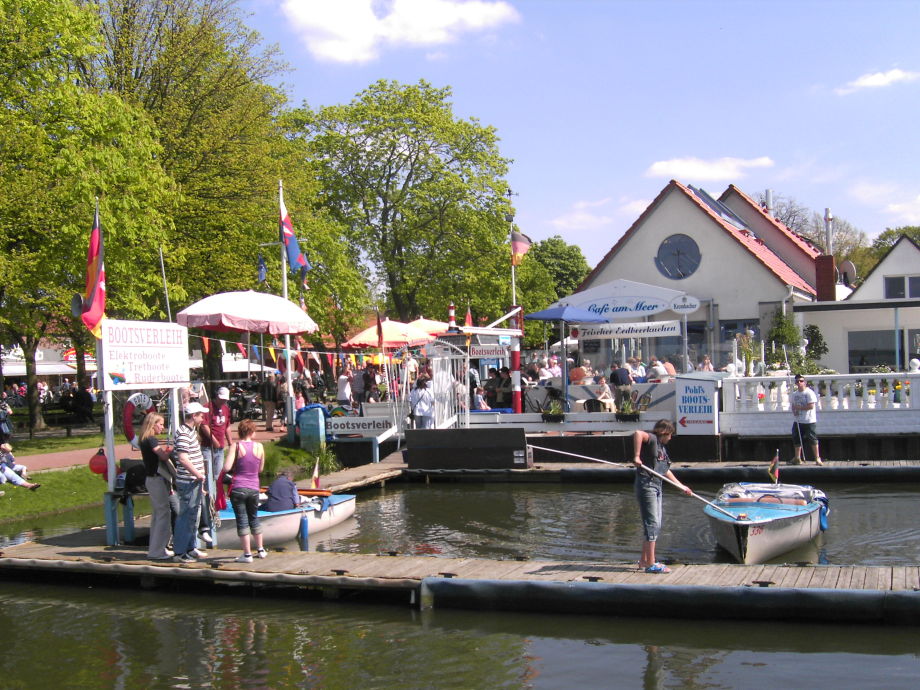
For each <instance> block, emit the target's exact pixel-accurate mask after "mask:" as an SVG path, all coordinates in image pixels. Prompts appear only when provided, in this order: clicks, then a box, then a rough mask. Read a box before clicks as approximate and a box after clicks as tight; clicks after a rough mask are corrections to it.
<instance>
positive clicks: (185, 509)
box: [173, 402, 208, 563]
mask: <svg viewBox="0 0 920 690" xmlns="http://www.w3.org/2000/svg"><path fill="white" fill-rule="evenodd" d="M207 411H208V410H207V408H206V407H204V406H203V405H202V404H201V403H197V402H190V403H187V404H186V405H185V408H184V409H183V412H184V413H185V421H184V422H183V423H182V425H181V426H180V427H179V428H178V430H177V431H176V445H175V450H176V458H177V460H178V461H179V462H178V464H177V465H176V492H177V493H178V494H179V514H178V515H177V516H176V531H175V534H174V535H173V548H174V550H175V552H176V555H175V556H174V558H173V560H175V561H177V562H179V563H193V562H194V561H195V560H196V559H198V558H201V557H203V556H205V555H206V554H205V553H204V552H203V551H200V550H198V549H197V548H195V546H196V540H197V536H198V518H199V515H200V513H201V500H202V496H203V494H204V481H205V477H206V475H205V470H204V457H203V456H202V454H201V445H200V444H199V442H198V426H199V425H200V424H201V422H202V421H203V420H204V416H205V414H206V413H207Z"/></svg>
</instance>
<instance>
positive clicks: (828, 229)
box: [824, 208, 834, 256]
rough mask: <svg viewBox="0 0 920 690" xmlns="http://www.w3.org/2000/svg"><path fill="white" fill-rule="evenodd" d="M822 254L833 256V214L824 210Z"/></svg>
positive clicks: (828, 210)
mask: <svg viewBox="0 0 920 690" xmlns="http://www.w3.org/2000/svg"><path fill="white" fill-rule="evenodd" d="M824 253H825V254H829V255H831V256H833V255H834V214H832V213H831V210H830V209H829V208H826V209H824Z"/></svg>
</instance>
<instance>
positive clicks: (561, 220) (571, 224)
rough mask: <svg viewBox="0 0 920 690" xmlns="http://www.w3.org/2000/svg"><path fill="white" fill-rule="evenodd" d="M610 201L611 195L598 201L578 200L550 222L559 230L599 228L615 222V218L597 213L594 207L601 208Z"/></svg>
mask: <svg viewBox="0 0 920 690" xmlns="http://www.w3.org/2000/svg"><path fill="white" fill-rule="evenodd" d="M609 203H610V198H609V197H608V198H605V199H599V200H598V201H576V202H575V203H574V204H572V208H571V209H570V210H569V211H567V212H566V213H563V214H562V215H561V216H558V217H556V218H553V219H552V220H550V221H549V223H550V225H552V226H553V227H555V228H557V229H559V230H598V229H600V228H604V227H607V226H608V225H610V224H611V223H613V222H614V218H613V217H612V216H608V215H603V214H601V213H596V212H594V211H593V210H592V209H596V208H601V207H603V206H606V205H607V204H609Z"/></svg>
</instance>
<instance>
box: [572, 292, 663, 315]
mask: <svg viewBox="0 0 920 690" xmlns="http://www.w3.org/2000/svg"><path fill="white" fill-rule="evenodd" d="M577 296H578V293H575V297H577ZM575 306H577V307H580V308H581V309H587V310H588V311H592V312H594V313H595V314H597V315H598V316H603V317H604V318H607V319H628V318H630V317H633V318H635V317H637V316H651V315H652V314H658V313H659V312H663V311H666V310H667V309H669V308H670V306H671V304H670V301H665V300H663V299H659V298H657V297H626V296H624V297H608V298H606V299H598V300H594V301H592V302H577V303H576V304H575Z"/></svg>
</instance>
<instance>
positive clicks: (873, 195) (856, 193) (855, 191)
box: [847, 180, 898, 207]
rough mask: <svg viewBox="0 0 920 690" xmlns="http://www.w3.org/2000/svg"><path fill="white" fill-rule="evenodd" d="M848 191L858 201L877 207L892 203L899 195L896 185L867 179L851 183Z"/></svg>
mask: <svg viewBox="0 0 920 690" xmlns="http://www.w3.org/2000/svg"><path fill="white" fill-rule="evenodd" d="M847 191H848V193H849V195H850V196H851V197H853V198H854V199H856V201H859V202H860V203H863V204H867V205H874V206H877V207H881V206H882V205H885V204H888V203H890V202H891V201H892V200H893V199H894V198H895V197H896V196H898V189H897V187H896V186H895V185H892V184H888V183H885V182H868V181H865V180H863V181H860V182H856V183H855V184H853V185H851V186H850V188H849V189H848V190H847Z"/></svg>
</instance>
